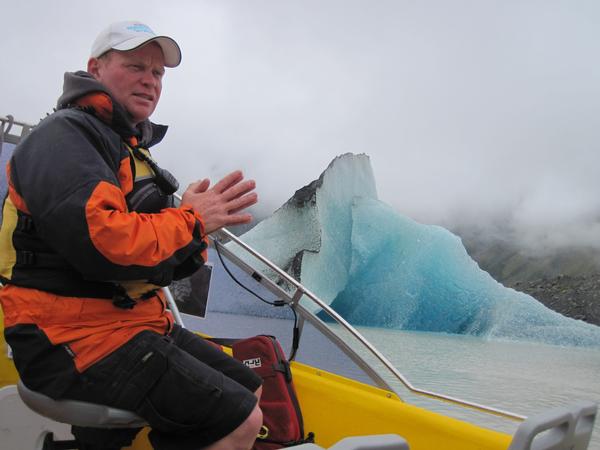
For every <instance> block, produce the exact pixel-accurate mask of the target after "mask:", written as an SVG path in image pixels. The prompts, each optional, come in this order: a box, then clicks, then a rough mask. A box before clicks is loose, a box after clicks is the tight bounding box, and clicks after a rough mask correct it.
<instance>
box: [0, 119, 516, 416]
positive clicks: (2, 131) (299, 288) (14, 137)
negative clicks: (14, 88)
mask: <svg viewBox="0 0 600 450" xmlns="http://www.w3.org/2000/svg"><path fill="white" fill-rule="evenodd" d="M14 125H17V126H18V127H20V129H21V131H20V133H19V134H14V133H11V130H12V128H13V126H14ZM5 126H6V128H5ZM33 127H34V126H33V125H29V124H27V123H24V122H17V121H15V120H14V118H13V117H12V116H10V115H9V116H7V117H0V153H1V149H2V147H1V145H2V142H3V141H5V142H8V143H12V144H18V143H19V141H20V140H21V139H23V138H24V137H25V136H26V135H27V134H29V133H30V132H31V130H32V129H33ZM175 197H176V198H177V199H178V200H179V201H181V197H180V196H179V195H178V194H175ZM213 234H214V236H211V237H212V238H213V240H215V241H216V242H217V244H216V245H222V244H221V243H219V242H218V236H222V237H223V238H225V239H227V240H229V241H231V242H234V243H235V244H236V245H238V246H239V247H241V248H242V249H243V250H244V251H246V252H247V253H248V254H250V255H252V256H253V257H254V258H256V259H257V260H259V261H260V262H262V263H263V264H265V265H266V266H267V267H269V269H271V270H273V271H274V272H275V273H276V274H277V275H278V276H279V277H280V278H281V279H282V280H285V281H286V282H287V283H289V284H290V285H291V286H293V287H294V288H295V289H296V291H295V292H294V293H293V294H292V295H291V296H290V297H288V300H289V303H290V304H291V306H292V307H294V308H295V309H296V310H297V311H298V312H299V313H300V314H301V315H302V316H303V317H304V318H306V319H308V320H310V321H311V323H312V324H313V325H315V326H317V328H319V329H320V331H322V332H324V333H325V334H326V335H327V337H329V338H330V339H331V340H332V341H334V343H335V344H336V345H337V346H338V347H339V348H340V349H341V350H342V351H344V352H345V353H346V354H347V355H349V356H350V357H351V358H352V360H353V361H354V362H355V363H357V364H358V365H359V366H360V367H361V368H362V369H363V370H365V371H366V372H367V374H368V375H369V376H370V377H371V378H372V379H373V381H375V382H376V383H377V384H378V385H379V386H381V387H384V388H386V389H389V390H393V389H392V388H391V387H389V385H388V383H387V382H386V381H385V380H384V379H383V378H381V377H380V376H379V374H377V372H376V371H375V370H374V369H373V368H372V367H371V366H370V365H369V364H368V362H366V361H365V360H364V359H363V358H362V357H360V356H359V355H358V354H357V353H356V352H355V351H354V350H352V349H351V348H350V347H349V346H348V345H347V344H346V343H345V342H344V341H343V340H342V339H340V338H337V339H336V337H335V336H334V333H332V332H331V331H330V330H329V328H328V327H327V326H326V325H324V324H323V323H322V322H321V321H320V320H319V319H318V318H316V317H315V316H314V315H313V314H311V313H309V312H308V311H307V310H305V309H304V308H302V307H301V306H300V305H299V301H300V299H301V297H302V296H306V297H307V298H309V299H310V300H311V301H312V302H313V303H315V304H316V305H317V306H319V307H320V308H321V309H322V310H323V311H325V312H326V313H327V314H328V315H329V316H330V317H331V318H332V319H333V320H335V321H336V322H337V323H338V324H340V325H341V326H342V327H343V328H344V329H345V330H346V331H348V332H349V333H350V334H352V335H353V336H354V337H355V338H356V339H357V340H358V341H359V342H360V343H361V344H362V345H363V346H364V348H365V349H366V350H368V351H369V352H370V353H371V354H372V355H373V356H375V358H376V359H377V360H378V361H379V362H381V363H382V364H383V365H384V367H385V368H386V369H387V370H388V371H389V372H390V373H391V374H392V375H393V377H394V378H395V379H396V380H398V381H400V382H401V383H402V385H403V386H405V387H406V388H407V389H408V390H409V391H411V392H413V393H415V394H418V395H422V396H426V397H430V398H433V399H436V400H442V401H446V402H450V403H454V404H457V405H460V406H463V407H467V408H471V409H475V410H478V411H482V412H485V413H488V414H494V415H497V416H501V417H505V418H508V419H512V420H519V421H522V420H525V419H526V416H522V415H520V414H516V413H513V412H509V411H504V410H501V409H497V408H493V407H490V406H485V405H481V404H478V403H474V402H469V401H466V400H462V399H460V398H456V397H451V396H449V395H444V394H439V393H436V392H432V391H428V390H425V389H420V388H417V387H415V386H414V385H413V384H412V383H411V382H410V381H409V380H408V379H407V378H406V377H405V376H404V375H403V374H402V373H400V371H398V369H396V367H395V366H394V365H393V364H392V363H391V362H390V361H389V360H388V359H387V358H386V357H385V356H384V355H383V354H382V353H381V352H379V350H377V349H376V348H375V347H374V346H373V345H372V344H371V343H370V342H369V341H368V340H367V339H366V338H365V337H364V336H363V335H362V334H360V333H359V332H358V331H357V330H356V329H355V328H354V327H353V326H352V325H351V324H350V323H348V322H347V321H346V320H345V319H344V318H343V317H342V316H340V315H339V314H338V313H337V312H336V311H334V310H333V309H332V308H331V307H330V306H329V305H328V304H327V303H325V302H323V300H321V299H320V298H319V297H318V296H317V295H315V294H314V293H312V292H311V291H310V290H308V289H306V288H305V287H304V286H303V285H302V284H301V283H300V282H298V281H297V280H296V279H294V278H293V277H291V276H290V275H289V274H288V273H287V272H285V271H284V270H282V269H280V268H279V267H278V266H277V265H276V264H274V263H273V262H271V261H270V260H269V259H267V258H266V257H264V256H263V255H261V254H260V253H259V252H257V251H256V250H254V249H253V248H252V247H250V246H249V245H247V244H246V243H245V242H243V241H242V240H240V239H239V238H238V237H237V236H235V235H234V234H233V233H231V232H230V231H228V230H227V229H225V228H222V229H220V230H219V231H217V232H215V233H213ZM238 263H241V261H239V260H238ZM0 286H1V285H0ZM273 287H275V288H276V289H280V290H281V288H279V287H277V286H276V285H275V284H272V285H271V288H273ZM164 293H165V296H166V299H167V302H168V303H169V306H170V309H171V310H172V311H173V314H174V316H175V318H176V321H177V322H178V323H180V324H182V325H183V320H182V318H181V315H180V313H179V309H178V308H177V304H176V303H175V300H174V299H173V296H172V295H171V292H170V290H169V289H168V288H165V289H164Z"/></svg>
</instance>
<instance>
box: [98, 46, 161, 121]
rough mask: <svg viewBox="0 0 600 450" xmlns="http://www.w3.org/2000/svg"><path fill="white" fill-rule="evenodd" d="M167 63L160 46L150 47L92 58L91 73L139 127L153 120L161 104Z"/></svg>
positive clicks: (114, 52) (112, 52)
mask: <svg viewBox="0 0 600 450" xmlns="http://www.w3.org/2000/svg"><path fill="white" fill-rule="evenodd" d="M164 63H165V61H164V57H163V53H162V50H161V48H160V46H159V45H158V44H156V43H150V44H148V45H144V46H143V47H140V48H138V49H135V50H130V51H127V52H119V51H111V52H109V53H107V54H106V55H105V56H102V57H100V58H91V59H90V60H89V62H88V72H89V73H91V74H92V75H93V76H94V78H96V79H97V80H98V81H99V82H100V83H102V84H103V85H104V86H105V87H106V88H107V89H108V90H109V91H110V93H111V94H112V96H113V98H114V99H115V100H116V101H117V102H119V103H120V104H121V105H122V106H123V107H124V108H125V109H126V110H127V112H129V114H130V115H131V117H132V119H133V123H134V125H137V124H138V123H140V122H143V121H144V120H146V119H147V118H148V117H150V115H151V114H152V113H153V112H154V109H155V108H156V105H157V104H158V100H159V99H160V93H161V91H162V77H163V75H164V73H165V64H164Z"/></svg>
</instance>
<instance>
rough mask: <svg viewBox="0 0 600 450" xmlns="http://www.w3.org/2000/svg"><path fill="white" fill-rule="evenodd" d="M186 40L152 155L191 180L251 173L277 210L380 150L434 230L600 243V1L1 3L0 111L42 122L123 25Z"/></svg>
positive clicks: (405, 199)
mask: <svg viewBox="0 0 600 450" xmlns="http://www.w3.org/2000/svg"><path fill="white" fill-rule="evenodd" d="M128 19H135V20H140V21H142V22H145V23H147V24H148V25H150V27H151V28H153V29H154V31H155V32H157V33H159V34H167V35H169V36H171V37H173V38H174V39H176V40H177V42H178V43H179V44H180V46H181V48H182V51H183V62H182V64H181V66H180V67H178V68H176V69H168V70H167V74H166V76H165V79H164V87H163V95H162V98H161V103H160V104H159V107H158V109H157V111H156V112H155V114H154V116H153V120H154V121H155V122H159V123H165V124H169V125H170V130H169V134H168V136H167V138H166V140H165V141H164V142H163V144H162V145H161V146H160V148H157V149H156V151H155V152H154V154H155V156H156V158H157V159H158V160H159V162H161V163H162V164H163V165H164V166H165V167H168V168H169V169H171V170H172V171H173V172H174V173H176V174H177V176H178V177H179V178H180V180H181V182H182V184H184V185H185V184H187V183H189V182H191V181H193V180H195V179H197V178H201V177H204V176H210V177H211V178H213V179H216V178H217V177H219V176H221V175H223V174H225V173H227V172H228V171H231V170H233V169H236V168H243V169H244V170H245V172H246V174H247V175H248V176H250V177H253V178H255V179H256V180H257V184H258V191H259V195H260V196H261V200H262V211H264V212H271V211H273V210H274V209H276V208H277V207H278V206H280V205H281V204H282V203H283V202H284V201H285V200H287V198H289V197H290V196H291V195H292V194H293V192H294V191H295V190H296V189H298V188H299V187H301V186H303V185H304V184H306V183H308V182H309V181H311V180H313V179H315V178H317V177H318V175H319V174H320V173H321V171H322V170H323V169H324V168H325V167H326V166H327V164H328V163H329V162H330V160H331V159H332V158H334V157H335V156H336V155H339V154H341V153H345V152H354V153H367V154H368V155H370V157H371V163H372V166H373V169H374V173H375V176H376V180H377V186H378V192H379V196H380V198H381V199H382V200H384V201H385V202H387V203H389V204H391V205H393V206H394V207H395V208H396V209H397V210H398V211H400V212H402V213H404V214H408V215H410V216H412V217H413V218H416V219H418V220H422V221H426V222H432V223H448V220H458V219H462V220H470V221H478V222H479V221H483V219H486V220H487V219H488V218H490V217H492V218H494V219H493V220H498V219H497V217H502V221H501V223H502V224H503V225H506V226H509V227H513V228H515V229H520V230H523V229H526V228H527V229H533V230H534V231H533V233H534V234H535V233H537V234H540V235H544V236H550V235H551V236H553V239H555V240H561V239H562V240H564V241H572V240H574V239H575V240H582V241H585V242H587V243H591V244H592V245H598V246H599V247H600V225H598V222H600V195H599V193H600V176H599V172H600V151H599V150H600V2H598V1H595V0H590V1H573V0H564V1H557V0H535V1H534V0H512V1H511V0H497V1H485V0H471V1H466V0H419V1H413V0H395V1H384V0H362V1H358V0H344V1H342V0H294V1H285V0H261V1H252V0H238V1H227V0H214V1H201V0H197V1H172V2H165V1H163V0H161V1H153V0H144V1H137V0H135V1H122V0H118V1H112V0H104V1H102V2H84V1H70V0H69V1H68V0H55V1H52V2H47V1H42V0H39V1H27V0H24V1H21V2H16V1H2V2H1V3H0V27H1V28H0V29H1V30H2V39H0V55H1V57H2V66H1V67H2V68H1V70H0V115H2V116H4V115H6V114H12V115H14V116H15V118H17V119H18V120H23V121H27V122H31V123H36V122H37V121H38V120H39V119H40V118H41V117H43V116H45V115H46V113H48V112H51V110H52V107H53V106H54V104H55V103H56V99H57V97H58V95H59V94H60V91H61V87H62V77H63V73H64V72H65V71H75V70H79V69H84V68H85V64H86V61H87V58H88V56H89V49H90V47H91V43H92V42H93V40H94V39H95V37H96V35H97V34H98V32H99V31H100V30H101V29H102V28H103V27H105V26H106V25H107V24H108V23H110V22H112V21H117V20H128Z"/></svg>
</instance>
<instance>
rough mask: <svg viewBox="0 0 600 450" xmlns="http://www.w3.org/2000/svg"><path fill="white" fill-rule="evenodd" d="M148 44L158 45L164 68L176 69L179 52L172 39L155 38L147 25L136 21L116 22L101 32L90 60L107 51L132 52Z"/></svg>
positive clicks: (164, 37) (165, 37)
mask: <svg viewBox="0 0 600 450" xmlns="http://www.w3.org/2000/svg"><path fill="white" fill-rule="evenodd" d="M149 42H156V43H157V44H158V45H160V48H161V49H162V51H163V55H164V57H165V66H167V67H177V66H178V65H179V63H180V62H181V50H180V49H179V45H177V42H175V40H174V39H172V38H170V37H168V36H157V35H156V34H155V33H154V31H152V30H151V29H150V27H149V26H148V25H145V24H143V23H141V22H136V21H127V22H116V23H113V24H111V25H109V26H108V27H107V28H105V29H104V30H102V32H101V33H100V34H99V35H98V37H97V38H96V40H95V41H94V44H93V45H92V53H91V55H90V56H91V57H92V58H98V57H99V56H101V55H103V54H104V53H106V52H107V51H109V50H120V51H127V50H134V49H136V48H138V47H141V46H142V45H145V44H148V43H149Z"/></svg>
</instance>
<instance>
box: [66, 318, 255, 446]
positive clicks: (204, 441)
mask: <svg viewBox="0 0 600 450" xmlns="http://www.w3.org/2000/svg"><path fill="white" fill-rule="evenodd" d="M261 382H262V381H261V379H260V377H258V376H257V375H256V374H255V373H254V372H253V371H251V370H250V369H248V368H246V366H244V365H243V364H241V363H240V362H239V361H237V360H235V359H233V358H231V357H230V356H228V355H227V354H225V353H223V352H222V351H220V350H219V349H218V348H215V347H214V346H213V345H212V344H210V343H208V342H207V341H205V340H204V339H202V338H201V337H199V336H197V335H196V334H193V333H191V332H189V331H187V330H185V329H183V328H181V327H179V326H176V327H175V328H174V330H173V332H172V333H171V335H169V336H162V335H159V334H157V333H154V332H151V331H144V332H141V333H139V334H138V335H136V336H135V337H134V338H133V339H131V340H130V341H129V342H127V343H126V344H125V345H123V346H122V347H120V348H119V349H118V350H117V351H115V352H114V353H112V354H111V355H109V356H108V357H106V358H104V359H102V360H101V361H99V362H98V363H96V364H94V365H93V366H91V367H90V368H89V369H87V370H86V371H85V372H83V373H82V374H81V376H80V377H79V380H78V381H77V382H76V383H75V385H74V386H73V387H72V388H71V389H69V391H68V392H66V393H65V395H64V397H66V398H73V399H79V400H86V401H91V402H97V403H103V404H108V405H110V406H114V407H117V408H122V409H126V410H129V411H135V412H136V413H137V414H138V415H140V416H141V417H143V418H144V419H145V420H146V421H147V422H148V424H149V425H150V427H151V428H152V430H151V432H150V434H149V439H150V441H151V443H152V445H153V446H154V448H156V449H161V450H163V449H169V450H170V449H177V450H185V449H198V448H202V447H205V446H207V445H209V444H211V443H213V442H216V441H218V440H219V439H221V438H223V437H225V436H226V435H228V434H229V433H231V432H232V431H233V430H235V429H236V428H237V427H238V426H239V425H241V424H242V422H244V421H245V420H246V418H247V417H248V416H249V414H250V413H251V412H252V410H253V409H254V407H255V405H256V402H257V399H256V396H255V395H254V391H256V389H258V387H259V386H260V385H261ZM88 430H89V429H79V428H77V427H74V432H75V434H76V435H77V437H78V438H79V439H85V438H86V437H85V436H86V432H87V431H88ZM89 431H90V433H91V431H92V430H89ZM107 431H108V430H107ZM98 433H99V431H97V430H96V431H94V432H93V434H94V438H93V440H94V441H96V442H97V440H98V439H99V436H98V435H97V434H98Z"/></svg>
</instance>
